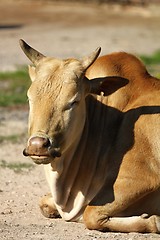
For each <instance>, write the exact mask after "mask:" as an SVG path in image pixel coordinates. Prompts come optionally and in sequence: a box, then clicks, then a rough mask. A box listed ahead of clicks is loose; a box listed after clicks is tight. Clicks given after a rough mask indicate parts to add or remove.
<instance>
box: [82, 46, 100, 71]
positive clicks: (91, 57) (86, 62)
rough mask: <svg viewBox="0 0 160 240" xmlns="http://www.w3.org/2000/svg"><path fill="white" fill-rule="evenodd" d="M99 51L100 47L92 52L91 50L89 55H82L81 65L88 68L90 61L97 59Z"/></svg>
mask: <svg viewBox="0 0 160 240" xmlns="http://www.w3.org/2000/svg"><path fill="white" fill-rule="evenodd" d="M100 52H101V47H98V48H97V49H96V50H95V51H94V52H92V53H91V54H90V55H89V56H87V57H84V58H83V59H82V65H83V67H84V69H87V68H89V67H90V66H91V65H92V63H93V62H94V61H95V60H96V59H97V57H98V56H99V54H100Z"/></svg>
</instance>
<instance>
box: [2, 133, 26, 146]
mask: <svg viewBox="0 0 160 240" xmlns="http://www.w3.org/2000/svg"><path fill="white" fill-rule="evenodd" d="M24 137H25V134H14V135H8V136H1V135H0V143H3V142H11V143H13V144H14V143H18V142H21V141H22V140H23V138H24Z"/></svg>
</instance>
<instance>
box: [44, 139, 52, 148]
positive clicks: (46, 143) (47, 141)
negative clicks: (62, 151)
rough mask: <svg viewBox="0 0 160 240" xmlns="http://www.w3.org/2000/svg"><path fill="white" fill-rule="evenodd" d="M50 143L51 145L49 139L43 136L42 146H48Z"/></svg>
mask: <svg viewBox="0 0 160 240" xmlns="http://www.w3.org/2000/svg"><path fill="white" fill-rule="evenodd" d="M50 145H51V143H50V141H49V139H48V138H44V139H43V146H44V147H47V148H48V147H50Z"/></svg>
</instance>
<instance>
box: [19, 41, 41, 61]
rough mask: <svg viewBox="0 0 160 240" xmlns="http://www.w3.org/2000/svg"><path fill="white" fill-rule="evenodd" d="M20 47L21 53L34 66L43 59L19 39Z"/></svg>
mask: <svg viewBox="0 0 160 240" xmlns="http://www.w3.org/2000/svg"><path fill="white" fill-rule="evenodd" d="M19 43H20V46H21V48H22V50H23V52H24V53H25V54H26V56H27V57H28V58H29V59H30V60H31V62H32V63H33V64H35V65H37V64H38V62H39V61H40V60H41V59H42V58H44V57H45V56H44V55H43V54H42V53H40V52H38V51H37V50H35V49H34V48H32V47H31V46H29V45H28V44H27V43H26V42H25V41H24V40H22V39H20V40H19Z"/></svg>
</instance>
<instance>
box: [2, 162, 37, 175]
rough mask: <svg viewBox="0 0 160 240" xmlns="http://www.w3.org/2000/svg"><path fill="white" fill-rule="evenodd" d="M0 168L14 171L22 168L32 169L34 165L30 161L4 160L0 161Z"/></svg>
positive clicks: (20, 170)
mask: <svg viewBox="0 0 160 240" xmlns="http://www.w3.org/2000/svg"><path fill="white" fill-rule="evenodd" d="M0 167H1V168H9V169H11V170H13V171H14V172H17V173H19V172H23V171H24V170H32V169H33V168H34V165H33V164H32V163H19V162H12V163H9V162H6V161H5V160H1V161H0Z"/></svg>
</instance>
